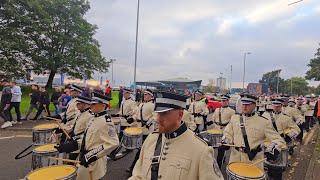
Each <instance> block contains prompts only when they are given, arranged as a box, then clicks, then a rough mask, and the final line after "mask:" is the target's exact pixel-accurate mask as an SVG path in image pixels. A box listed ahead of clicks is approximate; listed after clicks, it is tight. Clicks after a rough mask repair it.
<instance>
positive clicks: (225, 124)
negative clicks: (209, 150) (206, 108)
mask: <svg viewBox="0 0 320 180" xmlns="http://www.w3.org/2000/svg"><path fill="white" fill-rule="evenodd" d="M214 123H216V124H217V125H219V126H227V125H228V124H229V123H220V122H214Z"/></svg>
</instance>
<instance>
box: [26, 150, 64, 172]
mask: <svg viewBox="0 0 320 180" xmlns="http://www.w3.org/2000/svg"><path fill="white" fill-rule="evenodd" d="M63 156H64V154H59V152H58V151H50V152H49V151H44V152H39V151H35V150H33V151H32V165H31V166H32V169H33V170H34V169H38V168H42V167H47V166H52V165H58V164H62V162H59V161H58V160H53V159H49V157H56V158H58V157H63Z"/></svg>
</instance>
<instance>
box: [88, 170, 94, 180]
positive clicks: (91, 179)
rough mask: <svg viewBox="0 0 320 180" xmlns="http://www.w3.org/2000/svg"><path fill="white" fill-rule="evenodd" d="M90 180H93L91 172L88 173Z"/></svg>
mask: <svg viewBox="0 0 320 180" xmlns="http://www.w3.org/2000/svg"><path fill="white" fill-rule="evenodd" d="M89 176H90V180H93V176H92V171H89Z"/></svg>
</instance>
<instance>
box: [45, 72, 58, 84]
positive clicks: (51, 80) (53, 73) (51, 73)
mask: <svg viewBox="0 0 320 180" xmlns="http://www.w3.org/2000/svg"><path fill="white" fill-rule="evenodd" d="M56 72H57V71H56V70H51V71H50V74H49V78H48V81H47V84H46V88H52V83H53V78H54V76H55V75H56Z"/></svg>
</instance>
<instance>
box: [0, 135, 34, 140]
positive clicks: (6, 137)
mask: <svg viewBox="0 0 320 180" xmlns="http://www.w3.org/2000/svg"><path fill="white" fill-rule="evenodd" d="M31 137H32V136H31V135H15V136H4V137H0V140H3V139H12V138H31Z"/></svg>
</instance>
